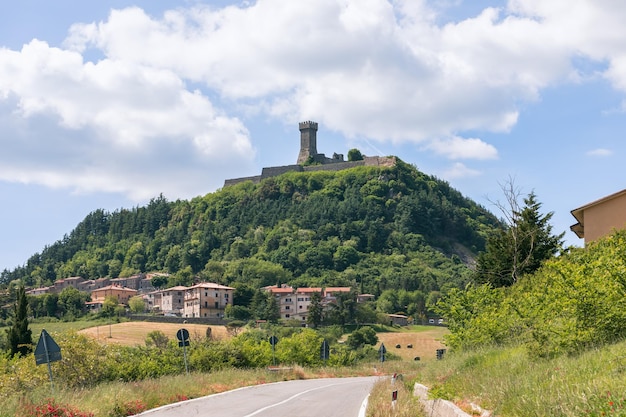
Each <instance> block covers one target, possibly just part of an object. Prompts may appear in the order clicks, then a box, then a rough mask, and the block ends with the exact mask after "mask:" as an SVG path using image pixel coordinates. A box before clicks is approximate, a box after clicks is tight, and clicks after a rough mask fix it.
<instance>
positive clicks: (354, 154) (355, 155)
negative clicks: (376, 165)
mask: <svg viewBox="0 0 626 417" xmlns="http://www.w3.org/2000/svg"><path fill="white" fill-rule="evenodd" d="M362 160H363V154H362V153H361V151H359V150H358V149H356V148H352V149H350V150H349V151H348V161H362Z"/></svg>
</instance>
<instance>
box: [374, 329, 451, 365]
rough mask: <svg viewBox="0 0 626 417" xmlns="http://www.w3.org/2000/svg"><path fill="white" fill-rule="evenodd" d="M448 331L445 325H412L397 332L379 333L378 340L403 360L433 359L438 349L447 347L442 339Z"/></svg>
mask: <svg viewBox="0 0 626 417" xmlns="http://www.w3.org/2000/svg"><path fill="white" fill-rule="evenodd" d="M447 331H448V329H447V328H445V327H435V326H411V328H408V329H402V330H400V331H396V332H386V333H378V340H379V341H380V342H382V343H384V344H385V348H386V349H387V352H389V353H392V354H394V355H396V356H398V357H400V358H402V359H403V360H406V361H412V360H414V359H415V358H416V357H419V358H420V360H431V359H435V358H436V351H437V349H441V348H445V346H444V344H443V342H442V339H443V336H444V334H446V333H447ZM397 345H400V347H399V348H398V347H396V346H397ZM409 345H411V346H412V348H409V347H408V346H409Z"/></svg>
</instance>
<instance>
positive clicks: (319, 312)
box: [306, 292, 324, 329]
mask: <svg viewBox="0 0 626 417" xmlns="http://www.w3.org/2000/svg"><path fill="white" fill-rule="evenodd" d="M323 314H324V308H323V306H322V295H321V294H320V293H319V292H314V293H313V294H311V304H309V311H308V313H307V317H306V322H307V324H309V325H311V326H312V327H313V328H314V329H315V328H317V327H319V326H320V324H322V320H323V319H324V316H323Z"/></svg>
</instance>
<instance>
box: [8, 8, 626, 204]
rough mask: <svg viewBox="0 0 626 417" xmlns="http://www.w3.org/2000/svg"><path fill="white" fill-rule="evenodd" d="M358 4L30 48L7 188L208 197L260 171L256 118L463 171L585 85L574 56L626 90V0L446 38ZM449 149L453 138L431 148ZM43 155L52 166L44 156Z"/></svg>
mask: <svg viewBox="0 0 626 417" xmlns="http://www.w3.org/2000/svg"><path fill="white" fill-rule="evenodd" d="M364 1H365V0H315V1H313V0H302V1H290V0H258V1H256V2H254V3H252V4H251V5H248V4H245V5H242V6H229V7H224V8H214V7H213V8H212V7H204V6H202V5H198V6H196V7H193V8H188V9H182V8H181V9H177V10H173V11H167V12H166V13H164V14H163V15H162V16H161V17H152V16H149V15H148V14H146V13H145V12H144V11H143V10H141V9H139V8H136V7H133V8H127V9H123V10H113V11H111V13H110V15H109V16H108V17H106V18H105V19H103V20H102V21H99V22H84V23H77V24H75V25H74V26H72V28H71V29H70V31H69V35H68V37H67V39H66V41H65V43H64V46H63V48H64V49H63V48H53V47H50V46H49V45H48V44H47V43H45V42H42V41H36V40H33V41H31V42H30V43H28V44H27V45H25V46H24V48H22V50H19V51H13V50H8V49H3V50H0V104H3V106H2V108H3V109H4V111H5V113H4V115H3V116H2V121H3V122H2V127H3V128H4V130H5V131H11V132H13V133H14V136H13V137H11V138H17V140H21V141H22V142H23V143H21V144H15V143H8V142H10V141H11V140H13V139H10V137H9V136H5V135H3V136H2V138H1V139H0V143H2V145H3V149H7V150H13V152H15V153H13V154H9V153H8V151H3V156H1V157H0V161H1V162H2V166H0V178H3V179H5V180H19V181H28V182H38V183H46V184H48V183H50V184H51V185H55V186H68V187H75V188H76V189H79V190H92V189H93V190H96V189H104V190H109V189H114V190H120V191H122V192H125V193H128V194H129V195H143V194H145V193H148V194H155V192H154V190H157V189H159V188H169V189H172V190H175V189H180V187H183V188H186V189H187V191H186V192H187V193H194V192H196V193H197V192H201V191H202V190H201V189H202V187H203V186H204V187H205V188H204V190H206V180H205V177H217V176H219V177H220V181H221V180H223V178H225V177H228V176H237V174H236V172H239V173H240V174H241V173H242V172H244V171H243V167H250V166H251V164H252V161H253V158H254V149H253V146H252V143H251V139H250V138H249V133H248V131H247V129H246V128H245V126H244V124H243V123H242V122H241V121H240V119H239V118H238V117H237V114H245V115H248V114H251V113H250V112H249V111H250V109H255V111H257V112H260V114H266V115H268V116H269V117H270V118H272V119H274V120H281V121H284V122H285V123H288V124H292V123H294V122H296V121H300V120H305V119H312V120H316V121H319V122H320V123H322V124H323V125H324V126H325V128H327V129H330V130H335V131H338V132H341V133H343V134H345V135H346V136H348V137H363V138H367V139H370V140H378V141H393V142H395V143H401V142H413V143H420V144H422V145H423V146H425V147H428V148H430V149H431V150H433V151H434V152H436V153H439V154H442V155H445V156H446V157H448V158H451V159H467V158H472V159H492V158H496V157H497V150H496V149H495V147H493V146H492V145H489V144H486V143H484V142H482V141H481V140H479V139H462V138H461V136H462V135H463V133H464V132H468V131H494V132H507V131H509V130H510V129H512V128H513V127H514V126H515V124H516V123H517V120H518V115H519V107H520V104H522V103H524V102H527V101H533V100H537V99H538V98H539V97H540V94H541V91H542V90H543V89H544V88H546V87H549V86H551V85H554V84H558V83H563V82H565V81H575V82H580V81H581V80H583V79H584V77H580V74H579V71H578V69H577V68H576V66H575V58H582V59H584V60H587V61H591V62H600V63H603V65H602V66H599V67H598V71H599V73H600V75H601V76H603V77H605V78H606V79H607V80H609V81H610V82H611V83H612V85H613V86H614V87H615V88H618V89H621V90H623V91H626V36H625V33H624V32H625V30H624V28H623V22H624V21H625V20H626V5H625V4H622V2H619V1H617V0H597V1H591V0H587V1H582V0H581V1H577V2H571V1H567V0H551V1H549V2H546V1H544V0H510V1H509V3H508V6H507V7H506V8H486V9H484V10H483V11H482V13H480V14H478V15H477V16H475V17H472V18H468V19H464V20H460V21H450V22H449V23H446V24H445V25H441V24H439V23H437V22H438V21H437V13H438V9H437V7H436V6H437V4H436V2H429V1H426V0H420V1H416V0H397V1H393V2H391V1H389V0H366V3H364ZM94 52H95V54H94ZM86 56H98V57H102V59H100V60H99V61H94V62H87V61H86V58H85V57H86ZM191 85H193V86H194V87H193V88H191V87H190V86H191ZM196 88H198V90H196ZM238 112H239V113H238ZM42 125H45V126H47V129H48V130H47V131H45V133H43V136H42V137H39V136H36V135H37V134H42V132H39V129H41V127H40V126H42ZM24 135H26V136H24ZM442 137H443V138H451V139H447V140H444V141H437V140H433V138H442ZM25 138H27V139H25ZM25 144H29V145H30V147H28V146H26V145H25ZM48 148H49V149H50V151H54V152H55V153H56V154H57V155H58V159H57V160H54V161H53V160H50V161H46V160H45V159H44V158H40V155H35V154H36V153H37V151H36V150H38V149H48ZM102 158H106V159H107V160H106V161H103V160H102ZM175 158H177V159H176V160H174V159H175ZM31 160H33V161H38V163H39V166H38V165H37V164H30V163H29V162H30V161H31ZM173 163H176V165H175V169H171V170H166V169H165V168H161V170H160V171H159V170H158V169H156V168H153V166H160V167H165V166H167V165H168V164H173ZM237 164H243V165H240V166H239V167H238V168H239V170H237V167H236V165H237ZM25 165H28V166H30V165H34V166H35V168H32V171H28V172H26V171H25V170H24V169H23V167H24V166H25ZM131 165H132V167H131ZM148 166H150V167H149V168H148ZM68 167H72V169H69V168H68ZM112 167H115V168H116V169H117V171H116V172H115V173H114V174H113V173H111V172H110V171H111V168H112ZM222 167H226V168H224V169H226V170H230V171H227V172H225V171H223V170H222ZM457 168H458V169H461V168H463V166H462V165H459V166H457ZM161 171H167V172H169V174H160V172H161ZM177 172H181V173H184V177H180V178H178V177H177V174H176V173H177ZM228 172H232V173H233V174H234V175H230V174H229V173H228ZM243 175H245V174H243ZM213 181H215V182H218V180H217V179H214V180H213ZM181 182H182V183H184V185H182V186H181V185H180V184H181ZM193 190H195V191H193ZM157 192H158V191H157Z"/></svg>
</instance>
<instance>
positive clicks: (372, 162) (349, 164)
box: [224, 156, 396, 187]
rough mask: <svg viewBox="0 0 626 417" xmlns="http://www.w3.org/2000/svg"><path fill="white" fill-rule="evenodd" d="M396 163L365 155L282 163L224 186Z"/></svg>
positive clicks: (392, 159) (394, 159)
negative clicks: (358, 158)
mask: <svg viewBox="0 0 626 417" xmlns="http://www.w3.org/2000/svg"><path fill="white" fill-rule="evenodd" d="M395 164H396V158H395V157H393V156H366V157H364V158H363V160H361V161H346V162H334V163H327V164H322V165H309V166H302V165H283V166H279V167H267V168H263V171H262V173H261V175H256V176H253V177H242V178H233V179H229V180H226V181H224V187H229V186H231V185H235V184H239V183H241V182H244V181H252V182H253V183H255V184H258V183H259V182H261V180H264V179H266V178H271V177H276V176H278V175H282V174H284V173H286V172H314V171H341V170H344V169H348V168H354V167H359V166H368V167H371V166H374V167H392V166H394V165H395Z"/></svg>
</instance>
